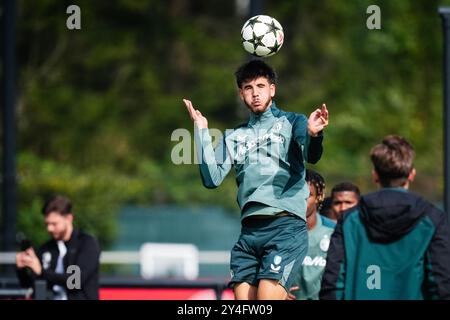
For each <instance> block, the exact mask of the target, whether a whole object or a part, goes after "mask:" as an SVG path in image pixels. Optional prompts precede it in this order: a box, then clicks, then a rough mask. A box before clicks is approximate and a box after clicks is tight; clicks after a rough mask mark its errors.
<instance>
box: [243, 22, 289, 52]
mask: <svg viewBox="0 0 450 320" xmlns="http://www.w3.org/2000/svg"><path fill="white" fill-rule="evenodd" d="M241 36H242V45H243V46H244V49H245V50H246V51H247V52H249V53H251V54H252V55H254V56H257V57H269V56H271V55H273V54H275V53H277V52H278V50H280V48H281V46H282V45H283V41H284V32H283V27H282V26H281V24H280V23H279V22H278V21H277V20H276V19H274V18H272V17H269V16H264V15H258V16H254V17H252V18H250V19H248V20H247V22H245V23H244V26H243V27H242V30H241Z"/></svg>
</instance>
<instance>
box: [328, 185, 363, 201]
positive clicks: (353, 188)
mask: <svg viewBox="0 0 450 320" xmlns="http://www.w3.org/2000/svg"><path fill="white" fill-rule="evenodd" d="M336 192H354V193H355V194H356V195H357V198H358V200H359V198H360V196H361V192H360V191H359V188H358V186H357V185H355V184H353V183H351V182H341V183H338V184H337V185H335V186H334V187H333V189H331V198H333V196H334V194H335V193H336Z"/></svg>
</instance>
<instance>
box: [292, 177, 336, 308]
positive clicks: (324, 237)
mask: <svg viewBox="0 0 450 320" xmlns="http://www.w3.org/2000/svg"><path fill="white" fill-rule="evenodd" d="M306 181H307V182H308V185H309V190H310V194H309V198H308V201H307V204H308V207H307V209H306V220H307V221H306V222H307V226H308V253H307V254H306V257H305V259H304V260H303V264H302V266H301V268H300V271H299V273H298V277H297V279H296V281H295V283H296V284H297V286H296V287H293V288H291V294H290V295H289V298H290V299H298V300H317V299H319V291H320V283H321V280H322V274H323V271H324V270H325V264H326V258H327V251H328V246H329V244H330V238H331V234H332V233H333V231H334V227H335V223H334V222H333V221H331V220H330V219H328V218H326V217H324V216H323V215H320V214H318V212H319V210H321V206H322V202H323V200H324V197H325V180H324V178H323V177H322V176H321V175H320V174H319V173H318V172H316V171H313V170H310V169H307V170H306Z"/></svg>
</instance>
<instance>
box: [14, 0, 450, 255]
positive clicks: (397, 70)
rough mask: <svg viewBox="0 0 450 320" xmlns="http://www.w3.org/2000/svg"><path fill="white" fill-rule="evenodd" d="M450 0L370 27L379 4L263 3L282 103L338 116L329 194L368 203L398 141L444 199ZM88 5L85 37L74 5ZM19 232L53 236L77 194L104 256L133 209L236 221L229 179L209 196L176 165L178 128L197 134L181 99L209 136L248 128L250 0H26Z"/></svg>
mask: <svg viewBox="0 0 450 320" xmlns="http://www.w3.org/2000/svg"><path fill="white" fill-rule="evenodd" d="M449 2H450V1H438V0H420V1H396V2H392V1H386V0H384V1H383V0H382V1H378V2H377V5H379V6H380V8H381V16H382V18H381V30H368V29H367V28H366V19H367V17H368V15H367V14H366V9H367V7H368V6H369V5H370V4H372V2H371V1H368V0H356V1H352V2H351V3H349V2H338V1H313V0H304V1H297V0H282V1H265V5H266V14H268V15H272V16H274V17H276V18H277V20H279V21H280V22H281V24H282V25H283V27H284V31H285V36H286V38H285V44H284V46H283V48H282V49H281V50H280V52H279V53H277V54H276V55H275V56H273V57H270V58H268V62H269V63H270V64H272V65H273V66H274V67H275V68H276V70H277V71H278V73H279V76H280V83H279V87H278V93H277V102H278V104H279V105H280V106H281V107H282V108H284V109H287V110H290V111H295V112H302V113H306V114H309V113H310V112H311V111H313V109H314V108H315V107H316V106H318V105H320V104H321V103H322V102H327V104H328V107H329V109H330V112H331V122H330V127H329V128H328V129H327V131H326V139H325V153H324V156H323V158H322V160H321V161H320V162H319V164H318V165H317V169H318V170H319V171H321V172H322V173H323V175H324V176H325V177H326V178H327V183H328V185H329V186H330V187H331V185H333V184H334V183H336V182H339V181H342V180H351V181H353V182H355V183H357V184H358V185H360V186H361V188H362V190H363V191H368V190H370V189H372V188H374V186H373V185H372V184H371V182H370V163H369V159H368V152H369V149H370V147H371V146H372V145H373V144H374V143H376V142H378V141H379V140H380V139H381V138H382V137H383V136H385V135H387V134H391V133H397V134H401V135H404V136H406V137H407V138H409V139H410V140H411V141H412V142H413V144H414V145H415V147H416V150H417V154H418V157H417V162H416V166H417V168H418V172H419V174H418V177H417V183H416V184H414V185H413V187H414V189H415V190H417V191H420V192H422V193H424V194H425V195H426V196H427V197H429V198H430V199H431V200H434V201H436V200H439V199H440V198H441V195H442V179H441V176H442V160H441V159H442V134H441V132H442V121H441V113H442V111H441V106H442V94H441V87H442V86H441V50H442V45H441V29H440V28H441V26H440V20H439V17H438V15H437V7H438V6H439V5H443V4H449ZM70 4H77V5H78V6H79V7H80V8H81V15H82V18H81V27H82V28H81V30H79V31H70V30H68V29H67V28H66V19H67V17H68V15H67V14H66V8H67V6H69V5H70ZM18 7H19V25H18V28H19V30H18V36H19V43H18V52H19V57H18V61H19V66H20V83H19V85H20V96H19V105H18V128H19V152H20V157H19V175H20V181H19V182H20V183H19V187H20V198H19V200H20V216H19V227H20V228H21V229H23V231H25V232H27V233H29V234H31V233H32V234H33V235H35V237H36V239H35V240H36V241H37V240H41V239H43V237H44V236H45V234H44V233H42V228H41V226H40V225H39V224H40V223H41V222H42V221H41V217H40V213H39V211H40V206H41V205H42V204H41V202H42V199H43V197H44V195H46V194H47V193H49V192H61V193H66V194H67V195H68V196H70V197H72V198H73V199H74V202H75V206H76V214H77V216H78V218H77V220H78V223H79V224H80V225H81V226H83V227H85V228H87V229H89V230H90V231H91V232H94V233H95V234H97V235H98V236H99V237H100V239H101V240H102V244H103V245H104V247H107V245H108V244H109V243H110V241H111V239H112V237H113V236H114V230H115V224H114V214H115V212H117V210H118V208H119V207H120V206H121V205H123V204H125V203H134V204H140V205H152V204H160V203H169V202H170V203H177V204H182V205H185V204H207V203H216V204H220V205H223V206H226V207H229V208H232V209H233V210H234V211H236V213H237V212H238V208H237V206H236V204H235V194H236V189H235V188H236V187H235V182H234V179H233V178H234V177H233V175H230V177H229V178H227V179H226V180H225V182H224V185H223V186H221V189H219V190H218V191H217V190H206V189H204V188H203V187H202V186H201V182H200V178H199V175H198V168H197V166H196V165H180V166H175V165H174V164H173V163H172V162H171V159H170V154H171V149H172V148H173V146H174V145H175V144H176V143H177V142H172V141H171V133H172V131H173V130H174V129H176V128H187V129H189V130H190V131H191V132H192V124H191V121H190V119H189V117H188V115H187V113H186V110H185V109H184V106H183V105H182V103H181V99H182V98H184V97H189V98H191V99H192V100H193V101H194V103H195V105H196V106H197V107H198V108H199V109H201V110H202V112H203V113H204V114H205V115H206V116H207V117H208V119H209V122H210V126H211V127H215V128H219V129H221V130H224V129H225V128H233V127H234V126H236V125H237V124H239V123H241V122H242V121H244V120H245V114H246V112H245V111H244V112H243V110H245V107H244V106H242V105H241V104H240V103H238V99H237V97H236V85H235V82H234V81H235V80H234V75H233V73H234V71H235V69H236V68H237V66H238V65H240V64H241V63H242V62H244V61H245V60H247V59H248V58H249V56H248V55H246V53H245V51H244V50H243V49H242V47H241V43H240V29H241V27H242V25H243V23H244V22H245V21H244V20H245V18H244V17H242V15H240V14H238V13H237V8H236V1H207V0H195V1H187V0H170V1H157V0H149V1H138V0H113V1H88V0H80V1H65V0H64V1H54V0H41V1H26V0H20V1H19V6H18Z"/></svg>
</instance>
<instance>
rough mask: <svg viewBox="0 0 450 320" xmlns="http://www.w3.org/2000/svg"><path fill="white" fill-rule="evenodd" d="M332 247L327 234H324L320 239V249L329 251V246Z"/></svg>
mask: <svg viewBox="0 0 450 320" xmlns="http://www.w3.org/2000/svg"><path fill="white" fill-rule="evenodd" d="M329 247H330V239H329V238H328V236H327V235H324V236H323V238H322V240H320V250H322V251H323V252H327V251H328V248H329Z"/></svg>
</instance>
